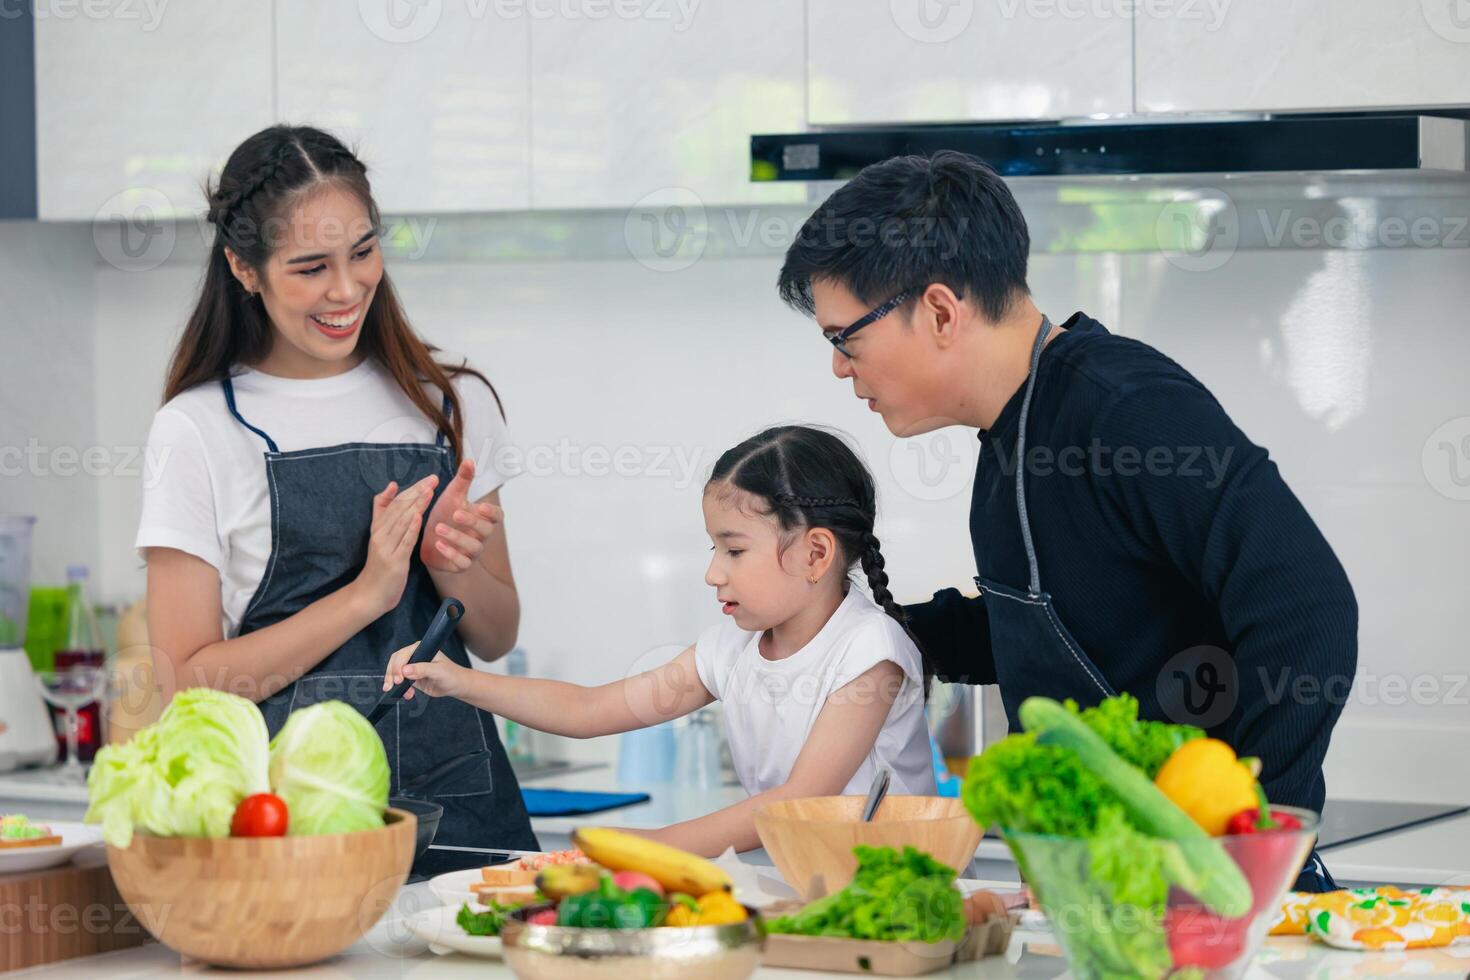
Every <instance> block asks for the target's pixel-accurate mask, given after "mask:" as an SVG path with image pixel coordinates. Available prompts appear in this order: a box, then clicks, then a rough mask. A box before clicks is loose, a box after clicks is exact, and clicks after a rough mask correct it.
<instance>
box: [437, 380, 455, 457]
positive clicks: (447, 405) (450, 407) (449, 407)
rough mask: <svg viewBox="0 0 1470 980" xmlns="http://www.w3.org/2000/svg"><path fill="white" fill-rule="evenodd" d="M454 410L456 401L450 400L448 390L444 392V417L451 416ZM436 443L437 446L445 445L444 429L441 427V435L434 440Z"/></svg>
mask: <svg viewBox="0 0 1470 980" xmlns="http://www.w3.org/2000/svg"><path fill="white" fill-rule="evenodd" d="M453 411H454V403H453V402H451V401H450V400H449V392H447V391H446V392H445V393H444V417H445V418H446V419H447V418H449V416H450V413H451V412H453ZM434 445H436V446H443V445H444V430H443V429H440V430H439V435H438V438H436V439H435V440H434Z"/></svg>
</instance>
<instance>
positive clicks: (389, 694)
mask: <svg viewBox="0 0 1470 980" xmlns="http://www.w3.org/2000/svg"><path fill="white" fill-rule="evenodd" d="M463 616H464V603H462V602H460V601H459V600H458V599H452V598H451V599H445V600H444V602H443V603H441V604H440V606H439V611H438V612H437V613H435V614H434V621H433V622H431V623H430V624H429V628H428V629H427V630H426V631H425V632H424V638H423V639H421V640H419V645H418V646H417V647H415V648H414V651H413V655H412V656H411V657H409V658H408V660H407V663H410V664H421V663H424V662H426V661H429V660H433V659H434V654H436V653H438V652H439V648H440V647H441V646H443V645H444V638H445V637H446V636H448V635H449V633H450V631H451V630H453V629H454V627H455V624H456V623H458V622H459V621H460V619H461V618H462V617H463ZM412 686H413V681H410V680H407V679H405V680H402V681H400V682H399V683H397V684H395V685H393V687H392V689H391V690H388V691H384V692H383V696H382V697H380V698H378V703H377V704H375V705H373V710H372V711H369V712H368V716H367V720H368V724H370V725H376V724H377V723H378V722H379V721H381V720H382V718H383V716H384V715H385V714H387V713H388V709H389V708H391V707H393V705H394V704H395V703H397V702H398V701H399V699H401V698H402V697H403V694H404V692H405V691H407V690H408V689H409V688H410V687H412Z"/></svg>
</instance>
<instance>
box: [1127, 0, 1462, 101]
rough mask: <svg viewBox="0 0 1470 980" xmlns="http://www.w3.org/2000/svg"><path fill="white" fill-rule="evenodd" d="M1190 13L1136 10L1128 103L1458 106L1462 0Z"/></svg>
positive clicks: (1260, 2) (1279, 5) (1253, 5)
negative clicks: (1132, 93)
mask: <svg viewBox="0 0 1470 980" xmlns="http://www.w3.org/2000/svg"><path fill="white" fill-rule="evenodd" d="M1176 6H1177V5H1176ZM1212 8H1213V10H1212ZM1196 11H1197V13H1198V16H1193V17H1184V16H1171V17H1162V16H1156V17H1150V16H1140V17H1139V19H1138V36H1137V68H1138V110H1139V111H1140V112H1217V111H1228V110H1251V111H1260V110H1290V109H1353V108H1390V107H1396V106H1417V105H1436V106H1446V105H1470V3H1467V2H1466V0H1292V2H1290V3H1283V2H1281V0H1200V2H1199V3H1198V5H1197V7H1196Z"/></svg>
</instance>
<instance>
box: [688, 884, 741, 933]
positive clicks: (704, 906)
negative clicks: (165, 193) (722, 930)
mask: <svg viewBox="0 0 1470 980" xmlns="http://www.w3.org/2000/svg"><path fill="white" fill-rule="evenodd" d="M747 918H748V916H747V915H746V912H745V907H744V906H742V905H741V904H740V903H739V902H737V901H735V897H734V896H733V895H731V894H730V893H729V892H710V893H709V894H708V895H705V896H704V897H702V898H701V899H700V900H699V924H700V925H702V926H726V925H731V924H733V923H736V922H744V921H745V920H746V919H747Z"/></svg>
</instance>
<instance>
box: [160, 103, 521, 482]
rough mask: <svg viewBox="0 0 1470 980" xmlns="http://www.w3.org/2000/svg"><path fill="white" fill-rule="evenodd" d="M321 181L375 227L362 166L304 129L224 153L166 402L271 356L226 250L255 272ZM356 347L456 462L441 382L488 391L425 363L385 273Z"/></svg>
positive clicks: (254, 301)
mask: <svg viewBox="0 0 1470 980" xmlns="http://www.w3.org/2000/svg"><path fill="white" fill-rule="evenodd" d="M324 183H331V184H335V185H337V186H338V187H341V188H342V189H343V190H345V191H347V192H348V193H350V194H352V195H354V196H355V197H356V198H357V199H358V200H360V201H361V202H362V204H363V206H364V207H365V208H366V209H367V212H368V217H369V220H371V221H372V224H373V227H374V228H375V229H380V228H381V216H380V215H379V212H378V206H377V204H376V203H375V202H374V201H373V194H372V188H371V186H370V185H369V184H368V179H367V168H366V167H365V166H364V165H363V163H362V161H361V160H359V159H358V158H357V156H356V154H354V153H353V152H352V151H351V150H349V149H348V148H347V147H346V146H345V145H343V144H342V142H341V141H340V140H338V139H337V138H336V137H335V136H332V135H330V134H329V133H324V132H322V131H321V130H319V129H313V128H312V127H310V126H271V127H270V128H268V129H263V130H261V131H260V132H258V133H256V134H255V135H254V136H251V137H250V138H249V139H247V140H246V141H245V142H243V143H241V144H240V145H239V146H237V147H236V148H235V152H233V153H231V154H230V158H229V160H227V161H226V162H225V168H224V171H223V172H222V173H221V174H220V176H219V182H218V183H217V184H216V185H214V186H213V187H207V188H206V190H205V193H206V195H207V197H208V199H209V213H208V218H209V223H210V224H212V225H214V228H215V236H214V244H213V245H212V246H211V247H210V251H209V261H208V264H207V266H206V267H205V271H204V284H203V286H202V287H201V288H200V291H199V301H198V302H197V303H195V305H194V312H193V313H191V314H190V315H189V322H188V324H187V325H186V326H185V327H184V335H183V336H182V337H180V338H179V343H178V346H177V347H176V348H175V349H174V354H173V358H172V360H171V361H170V363H169V368H168V381H167V383H166V384H165V385H164V393H163V400H164V401H165V402H166V401H168V400H169V399H171V398H173V397H174V396H175V395H177V394H179V393H180V392H183V391H188V390H189V389H190V388H193V387H195V386H196V385H201V384H204V383H205V382H208V381H220V380H222V379H224V378H226V377H228V376H229V371H230V369H231V367H233V366H235V365H237V364H256V363H258V362H259V361H260V360H262V359H263V358H264V357H265V356H266V354H268V353H269V352H270V348H271V324H270V316H269V315H268V314H267V313H266V311H265V306H264V305H263V304H262V302H261V300H260V298H259V297H258V296H252V295H251V294H249V293H247V292H246V291H245V288H244V287H243V286H242V285H241V284H240V281H239V280H238V279H236V278H235V275H234V273H233V272H231V271H230V263H229V259H228V258H227V257H226V255H225V249H226V248H228V249H229V250H230V251H232V252H234V253H235V255H236V257H238V258H239V259H241V260H242V261H244V262H245V263H246V264H248V265H249V266H251V267H252V268H254V269H255V270H256V271H257V272H258V273H262V274H263V272H264V269H265V263H266V260H267V259H268V258H270V255H271V252H272V251H273V250H274V248H276V247H279V245H280V244H281V241H282V240H283V238H284V235H283V234H282V232H281V231H280V230H279V229H283V228H285V227H286V226H287V220H286V216H287V215H288V214H289V212H290V209H291V207H292V206H294V205H295V204H296V203H297V202H299V201H300V200H301V198H302V195H303V194H304V193H305V192H307V191H309V190H312V189H314V188H319V187H320V186H321V185H322V184H324ZM358 348H359V349H360V350H362V351H363V353H364V354H366V355H367V356H368V357H372V358H375V359H376V360H377V361H378V362H379V363H380V364H382V365H383V367H384V368H385V369H387V371H388V373H389V374H391V375H392V376H393V380H394V381H395V382H396V383H397V384H398V387H399V388H401V389H402V390H403V393H404V394H405V395H407V396H408V397H409V399H410V400H411V401H412V402H413V403H414V405H415V406H416V407H417V408H418V409H419V411H421V412H423V413H424V416H425V417H426V418H428V420H429V421H430V422H431V423H432V424H433V425H434V427H435V428H436V429H437V430H439V431H441V432H444V433H446V434H447V435H448V437H449V444H450V449H451V451H452V452H453V454H454V458H455V459H456V460H457V459H460V458H461V457H462V455H463V449H464V427H463V425H462V421H463V420H462V415H461V412H460V403H459V396H458V395H457V394H456V393H455V391H454V388H453V386H452V385H451V384H450V378H452V377H458V376H460V375H463V374H468V375H473V376H474V377H477V378H479V379H480V380H481V381H484V382H485V384H486V386H487V387H488V386H490V382H489V381H488V380H486V378H485V377H484V375H482V374H480V373H479V372H478V371H475V370H473V369H471V368H469V367H466V366H465V365H464V364H460V365H458V366H454V365H441V364H439V363H438V362H437V361H435V360H434V357H433V354H434V351H435V350H437V348H434V347H431V346H429V345H428V344H426V343H425V342H424V341H423V340H422V339H421V338H420V337H419V336H418V334H416V333H414V330H413V327H412V326H410V325H409V322H408V317H407V316H406V315H405V314H404V312H403V307H402V306H401V305H400V304H399V302H398V295H397V293H396V292H394V289H393V284H392V283H391V282H390V281H389V279H388V273H387V271H386V270H385V271H384V273H383V278H382V280H381V281H380V282H379V283H378V288H377V290H376V291H375V292H374V294H373V302H372V305H371V306H369V307H368V311H367V315H366V316H365V317H364V318H363V323H362V335H361V336H360V337H359V338H358ZM426 382H427V383H429V384H432V385H434V386H435V387H436V388H438V389H439V390H440V391H441V392H443V393H444V394H445V395H447V396H448V398H449V403H450V406H451V410H450V414H449V417H448V418H446V417H445V413H444V409H443V406H442V405H441V403H440V399H438V398H432V397H430V396H429V395H428V394H427V393H426V392H425V391H424V387H423V386H424V384H425V383H426ZM490 390H491V392H492V393H493V392H494V391H495V389H494V388H493V387H491V388H490ZM496 401H497V402H499V395H496ZM502 412H503V410H502Z"/></svg>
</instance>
